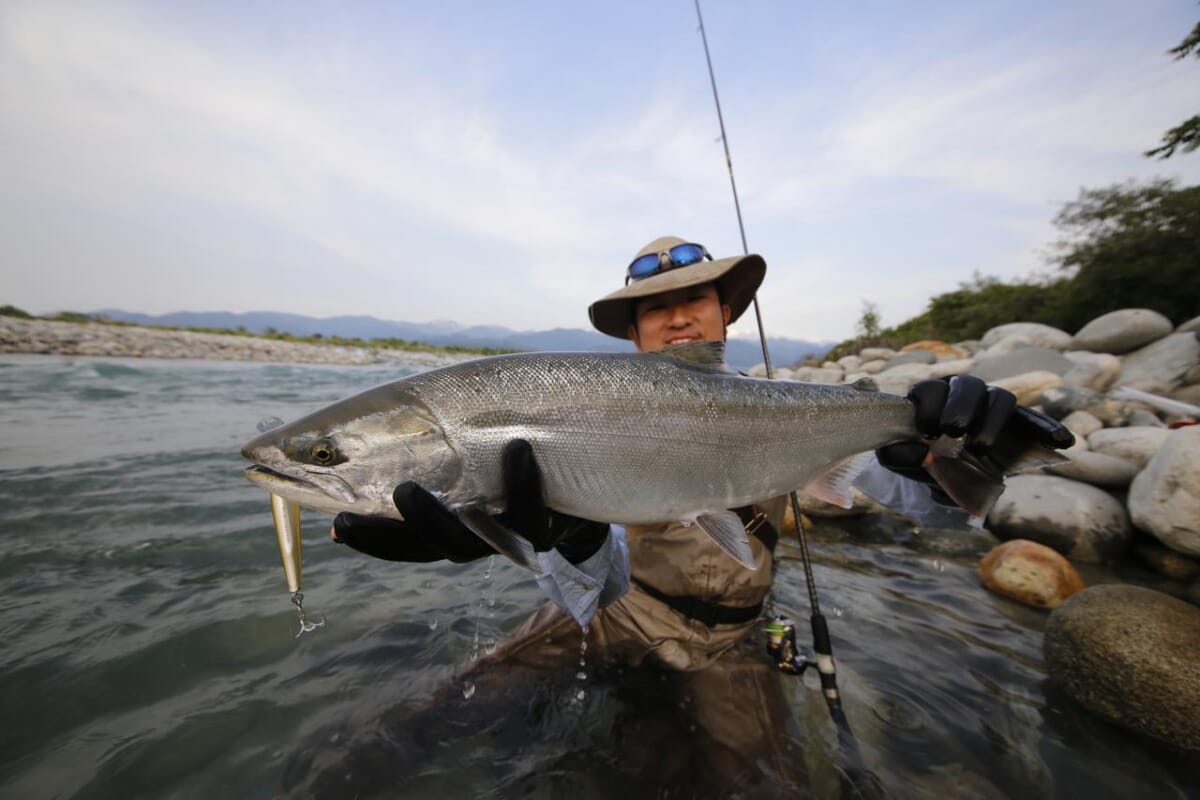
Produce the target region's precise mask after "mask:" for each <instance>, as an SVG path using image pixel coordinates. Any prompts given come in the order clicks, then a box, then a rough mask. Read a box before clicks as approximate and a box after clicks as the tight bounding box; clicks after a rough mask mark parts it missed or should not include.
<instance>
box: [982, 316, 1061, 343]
mask: <svg viewBox="0 0 1200 800" xmlns="http://www.w3.org/2000/svg"><path fill="white" fill-rule="evenodd" d="M1014 335H1015V336H1025V337H1028V338H1029V341H1031V342H1033V344H1035V345H1037V346H1038V347H1049V348H1051V349H1053V350H1065V349H1066V348H1067V345H1069V344H1071V334H1069V333H1067V332H1066V331H1060V330H1059V329H1058V328H1052V327H1050V326H1049V325H1042V324H1041V323H1038V322H1010V323H1008V324H1007V325H997V326H996V327H995V328H992V329H991V330H990V331H988V332H987V333H985V334H984V335H983V346H984V347H991V346H992V345H994V344H996V343H997V342H999V341H1000V340H1001V339H1004V338H1006V337H1009V336H1014Z"/></svg>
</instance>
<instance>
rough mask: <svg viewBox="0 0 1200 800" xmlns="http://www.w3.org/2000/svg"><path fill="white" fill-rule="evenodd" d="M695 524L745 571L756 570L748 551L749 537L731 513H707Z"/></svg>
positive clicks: (738, 519)
mask: <svg viewBox="0 0 1200 800" xmlns="http://www.w3.org/2000/svg"><path fill="white" fill-rule="evenodd" d="M696 524H697V525H699V526H700V527H701V528H703V529H704V532H705V533H707V534H708V535H709V536H711V537H712V539H713V541H714V542H716V543H717V545H718V546H719V547H720V548H721V549H722V550H724V551H725V552H726V553H728V554H729V555H730V557H732V558H733V560H734V561H736V562H738V563H739V564H741V565H742V566H743V567H745V568H746V569H758V564H756V563H755V562H754V553H753V552H752V551H751V550H750V537H749V535H747V533H746V526H745V525H743V524H742V519H741V517H739V516H738V515H737V514H735V513H734V512H732V511H709V512H705V513H703V514H700V515H698V516H697V517H696Z"/></svg>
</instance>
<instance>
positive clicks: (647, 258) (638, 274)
mask: <svg viewBox="0 0 1200 800" xmlns="http://www.w3.org/2000/svg"><path fill="white" fill-rule="evenodd" d="M657 271H658V253H650V254H649V255H644V256H639V257H638V258H635V259H634V260H633V263H632V264H630V265H629V277H631V278H644V277H646V276H647V275H653V274H654V273H655V272H657Z"/></svg>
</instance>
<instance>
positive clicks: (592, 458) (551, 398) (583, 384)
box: [242, 342, 1048, 567]
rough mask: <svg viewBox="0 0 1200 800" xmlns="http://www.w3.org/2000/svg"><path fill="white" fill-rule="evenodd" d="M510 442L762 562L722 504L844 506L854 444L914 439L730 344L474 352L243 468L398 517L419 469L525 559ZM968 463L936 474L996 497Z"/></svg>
mask: <svg viewBox="0 0 1200 800" xmlns="http://www.w3.org/2000/svg"><path fill="white" fill-rule="evenodd" d="M516 438H521V439H526V440H528V441H529V442H530V444H531V445H532V447H533V452H534V455H535V456H536V458H537V463H538V465H539V466H540V467H541V470H542V473H543V488H544V492H545V499H546V504H547V506H549V507H550V508H553V509H556V510H558V511H562V512H565V513H567V514H574V515H575V516H579V517H584V518H587V519H594V520H602V521H605V522H614V523H625V524H628V523H651V522H661V521H667V520H690V521H695V522H696V523H697V524H698V525H699V527H700V528H702V529H703V530H704V531H706V532H707V533H708V534H709V535H711V536H712V537H713V538H714V540H716V541H717V543H718V544H720V545H721V546H722V547H723V548H724V549H725V550H726V551H727V552H729V553H730V554H731V555H732V556H733V557H734V558H736V559H738V560H739V561H740V562H742V563H743V564H746V565H747V566H751V567H752V566H753V558H752V557H751V554H750V549H749V541H748V539H747V537H746V533H745V530H744V528H743V525H742V522H741V521H740V520H739V519H738V518H737V515H736V514H734V513H732V512H730V511H727V510H726V509H730V508H737V507H740V506H744V505H747V504H749V503H752V502H755V501H759V500H763V499H766V498H770V497H776V496H779V495H782V494H786V493H787V492H789V491H792V490H794V489H798V488H801V487H804V488H806V489H807V490H808V491H809V492H811V493H813V494H815V495H817V496H819V497H822V498H825V499H828V500H832V501H834V502H839V501H843V504H848V502H846V501H848V498H849V494H850V481H851V480H852V479H853V478H854V476H855V474H856V473H857V471H858V464H859V463H860V462H861V460H862V459H861V458H854V457H855V456H856V454H869V453H870V451H872V450H875V449H876V448H878V447H881V446H883V445H886V444H889V443H892V442H897V441H902V440H912V439H918V438H919V434H918V433H917V430H916V427H915V422H914V413H913V406H912V405H911V403H909V402H908V401H907V400H905V399H904V398H902V397H898V396H895V395H889V394H883V393H879V392H875V391H869V390H864V389H862V388H858V387H852V386H829V385H820V384H806V383H793V382H787V381H769V380H756V379H753V378H747V377H743V376H740V375H738V374H736V373H734V372H732V371H731V370H730V369H729V368H728V367H727V366H725V364H724V346H723V345H722V344H720V343H708V342H705V343H698V344H688V345H682V346H679V347H673V348H669V349H667V350H664V351H660V352H657V353H638V354H615V353H528V354H519V355H509V356H499V357H495V358H484V359H479V360H477V361H469V362H465V363H462V364H457V365H454V366H450V367H445V368H442V369H437V370H433V371H430V372H424V373H420V374H417V375H412V376H409V377H407V378H404V379H401V380H398V381H395V382H393V383H389V384H385V385H382V386H378V387H375V388H374V389H370V390H368V391H366V392H363V393H362V394H359V395H356V396H354V397H351V398H349V399H346V400H342V401H340V402H337V403H334V404H333V405H330V406H328V407H326V408H324V409H321V410H320V411H317V412H315V413H313V414H310V415H309V416H306V417H304V418H302V419H300V420H298V421H296V422H293V423H291V424H289V425H285V426H283V427H279V428H276V429H274V430H271V431H268V432H266V433H264V434H262V435H260V436H258V437H257V438H255V439H253V440H252V441H250V442H249V443H247V444H246V446H245V447H243V448H242V454H243V455H244V456H245V457H246V458H248V459H250V460H251V461H253V462H255V463H254V466H251V467H249V468H247V470H246V477H248V478H249V479H250V480H252V481H254V482H255V483H258V484H261V485H262V486H263V487H264V488H266V489H267V490H268V491H270V492H271V493H273V494H275V495H278V496H281V497H284V498H287V499H288V500H290V501H293V502H295V503H299V504H300V505H302V506H305V507H309V508H313V509H317V510H319V511H325V512H328V513H338V512H341V511H353V512H357V513H360V514H374V515H382V516H388V517H393V518H399V516H400V515H399V512H398V511H397V510H396V507H395V506H394V505H393V503H392V490H393V489H394V488H395V487H396V486H397V485H398V484H400V483H402V482H404V481H409V480H411V481H415V482H416V483H418V484H420V485H421V486H422V487H424V488H425V489H426V490H428V491H430V492H432V493H433V494H434V495H436V496H437V497H438V498H439V499H441V500H442V502H444V503H445V504H446V505H447V506H448V507H450V508H451V509H453V510H454V511H455V512H456V513H457V514H458V515H459V517H460V519H462V521H463V522H464V524H466V525H467V527H469V528H470V529H471V530H473V531H474V532H475V533H476V534H478V535H479V536H480V537H481V538H483V539H484V540H486V541H487V542H489V543H490V544H492V545H493V546H495V547H496V548H497V549H498V550H500V551H501V552H503V553H504V554H505V555H507V556H509V557H510V558H512V559H513V560H515V561H517V562H518V563H523V564H525V565H526V566H532V565H533V563H534V558H533V554H532V548H531V546H530V545H529V543H528V542H527V541H525V540H524V539H523V538H521V537H519V536H517V535H516V534H514V533H512V532H511V531H508V530H507V529H505V528H504V527H503V526H501V525H500V524H499V523H498V522H496V521H495V520H494V518H493V516H492V515H493V514H495V513H498V512H499V511H501V510H503V508H502V503H503V489H502V483H501V474H500V462H501V451H502V450H503V448H504V445H505V444H506V443H507V442H509V441H511V440H513V439H516ZM946 450H947V448H946V447H945V446H944V445H943V446H942V447H938V448H935V452H939V453H940V452H944V451H946ZM948 450H949V451H953V450H954V448H952V447H951V448H948ZM1045 452H1048V451H1045ZM951 455H954V453H953V452H951ZM1013 460H1014V461H1015V460H1016V459H1013ZM947 463H949V462H947ZM953 463H955V464H957V463H960V462H953ZM967 469H968V470H969V471H970V474H968V475H962V474H960V473H958V472H956V471H955V470H956V468H955V467H954V466H948V467H945V468H943V469H941V470H935V474H936V473H938V472H941V473H942V474H944V475H945V476H946V478H947V479H946V480H945V481H943V483H944V484H949V485H947V486H946V488H947V489H948V490H949V491H950V493H951V496H953V497H955V499H960V498H967V500H968V502H978V503H982V504H985V505H986V504H990V503H991V502H992V501H994V499H995V497H996V496H997V495H998V494H999V491H1000V488H996V486H997V484H998V480H997V479H998V477H999V475H998V474H997V473H996V471H994V470H993V471H992V472H991V474H990V475H988V476H983V480H982V483H987V484H989V485H988V486H987V487H986V491H985V492H984V495H983V496H978V495H977V494H976V495H973V494H972V493H973V491H974V490H970V489H964V488H962V487H963V486H968V487H969V486H970V485H972V484H980V483H981V473H980V472H979V471H978V469H977V465H976V466H972V467H969V468H967ZM1005 471H1007V470H1005ZM960 478H961V479H960ZM939 480H941V478H940V477H939ZM960 502H961V500H960ZM973 510H980V509H973Z"/></svg>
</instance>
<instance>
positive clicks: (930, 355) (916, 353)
mask: <svg viewBox="0 0 1200 800" xmlns="http://www.w3.org/2000/svg"><path fill="white" fill-rule="evenodd" d="M936 363H937V354H936V353H934V352H933V351H932V350H909V351H908V352H907V353H901V354H900V355H898V356H892V357H891V358H890V359H888V362H887V365H886V366H885V367H884V368H883V369H884V371H885V372H886V371H887V370H889V369H893V368H894V367H899V366H901V365H903V364H936Z"/></svg>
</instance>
